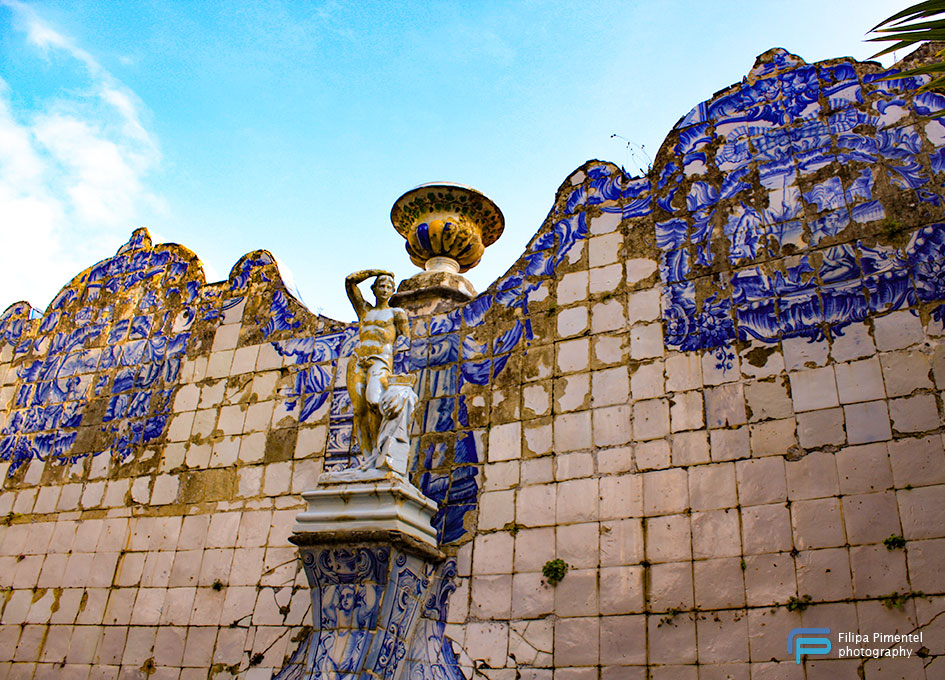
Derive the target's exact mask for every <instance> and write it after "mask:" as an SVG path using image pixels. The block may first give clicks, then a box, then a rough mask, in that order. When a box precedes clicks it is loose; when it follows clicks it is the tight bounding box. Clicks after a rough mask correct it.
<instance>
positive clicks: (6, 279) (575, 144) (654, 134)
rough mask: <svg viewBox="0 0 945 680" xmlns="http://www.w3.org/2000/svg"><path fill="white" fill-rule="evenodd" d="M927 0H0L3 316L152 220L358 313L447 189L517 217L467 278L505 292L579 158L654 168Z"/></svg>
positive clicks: (867, 47) (221, 257)
mask: <svg viewBox="0 0 945 680" xmlns="http://www.w3.org/2000/svg"><path fill="white" fill-rule="evenodd" d="M909 4H910V2H909V1H908V0H907V1H906V2H899V1H895V2H890V1H889V0H832V1H831V2H823V0H816V1H815V0H794V1H793V2H791V3H789V4H788V3H783V2H777V1H774V0H757V1H754V2H749V1H748V0H742V1H739V2H734V1H733V2H725V1H721V0H719V1H716V2H704V1H703V2H691V1H690V2H683V1H673V0H663V1H660V2H655V1H652V0H651V1H637V2H614V1H613V0H611V1H610V2H606V3H603V2H600V3H598V2H581V3H578V2H570V3H565V2H551V1H545V0H542V1H539V0H508V1H506V2H493V1H488V0H481V1H477V2H465V3H460V2H447V1H445V0H443V1H436V2H431V1H429V0H428V1H427V2H415V3H410V2H400V3H393V2H383V1H382V2H372V1H371V0H356V1H352V2H337V1H333V0H328V1H326V2H316V1H311V2H298V1H295V0H283V1H279V0H270V1H265V2H263V1H260V2H247V1H240V2H228V3H222V2H198V1H196V0H195V1H194V2H182V1H181V2H158V1H149V0H138V1H136V2H133V3H130V2H81V3H76V2H73V1H68V2H66V1H49V2H42V1H39V2H21V1H18V0H0V237H2V242H0V243H2V248H0V312H2V310H3V309H5V308H6V307H7V306H8V305H10V304H12V303H14V302H17V301H20V300H26V301H28V302H29V303H30V304H32V306H33V307H34V308H36V309H37V310H40V311H41V310H43V309H44V308H45V307H46V306H47V305H48V304H49V302H50V301H51V300H52V299H53V298H54V297H55V295H56V294H57V293H58V291H59V290H60V289H61V288H62V287H63V286H64V285H66V284H67V283H68V282H69V280H70V279H71V278H72V277H73V276H75V275H76V274H78V273H79V272H81V271H82V270H83V269H85V268H86V267H88V266H90V265H92V264H94V263H95V262H97V261H99V260H102V259H104V258H107V257H110V256H111V255H113V254H114V253H115V251H116V250H117V249H118V248H119V247H120V246H121V245H122V244H123V243H124V242H125V241H127V240H128V238H129V237H130V235H131V232H132V231H133V230H134V229H135V228H137V227H141V226H144V227H147V228H148V229H149V231H150V233H151V236H152V238H153V240H154V242H155V243H164V242H174V243H181V244H183V245H184V246H186V247H188V248H189V249H190V250H192V251H194V252H195V253H196V254H197V255H198V257H199V258H200V259H201V261H202V262H203V264H204V268H205V271H206V274H207V280H208V281H217V280H221V279H225V278H226V277H227V275H228V274H229V271H230V269H231V267H232V266H233V265H234V264H236V262H237V261H238V260H239V258H240V257H241V256H242V255H244V254H246V253H248V252H251V251H253V250H256V249H259V248H264V249H266V250H269V251H270V252H272V253H273V254H274V255H275V256H276V258H278V260H279V262H280V263H281V264H282V266H283V273H284V275H285V276H286V277H287V278H288V277H291V278H292V279H293V280H294V284H295V286H296V288H297V290H298V292H299V293H300V295H301V297H302V299H303V301H304V302H305V304H306V305H307V306H308V307H309V308H310V309H311V310H312V311H315V312H320V313H323V314H325V315H327V316H331V317H333V318H336V319H340V320H345V321H349V320H352V319H354V316H355V315H354V312H353V310H352V309H351V307H350V305H349V303H348V301H347V299H346V298H345V295H344V277H345V275H347V274H348V273H350V272H352V271H356V270H358V269H364V268H375V267H380V268H385V269H391V270H393V271H394V272H395V273H396V275H397V277H398V279H400V278H406V277H408V276H411V275H413V274H414V273H416V272H417V271H418V270H417V268H416V267H415V266H414V265H412V264H411V263H410V260H409V258H408V257H407V255H406V253H405V251H404V247H403V245H404V243H403V240H402V238H401V237H400V236H398V235H397V233H396V232H395V231H394V229H393V227H392V226H391V224H390V217H389V216H390V209H391V206H392V205H393V203H394V201H395V200H396V199H397V198H398V197H399V196H400V195H401V194H403V193H404V192H405V191H407V190H409V189H411V188H413V187H414V186H417V185H418V184H422V183H426V182H432V181H450V182H458V183H461V184H466V185H471V186H474V187H476V188H477V189H479V190H480V191H482V192H483V193H485V194H486V195H487V196H489V197H490V198H491V199H492V200H493V201H495V203H496V204H497V205H498V206H499V207H500V209H501V210H502V212H503V213H504V215H505V219H506V226H505V233H504V234H503V236H502V238H501V239H500V240H499V241H498V242H497V243H496V244H495V245H493V246H491V247H489V248H488V249H487V250H486V253H485V255H484V257H483V260H482V263H481V264H480V265H479V266H478V267H477V268H475V269H473V270H472V271H470V272H469V273H467V275H466V276H467V278H469V279H470V280H471V281H472V283H473V285H474V286H475V287H476V289H477V290H480V291H481V290H484V289H485V288H486V287H488V285H489V284H490V283H491V282H492V281H493V280H495V279H496V278H498V277H499V276H501V275H502V274H503V273H504V272H505V271H506V270H507V269H508V268H509V267H510V266H512V264H514V262H515V260H516V259H517V258H518V256H519V255H520V254H521V253H522V251H523V250H524V247H525V244H526V243H527V242H528V241H529V239H530V238H531V237H532V235H533V234H534V233H535V232H536V231H537V230H538V228H539V227H540V226H541V224H542V222H543V220H544V218H545V216H546V215H547V213H548V211H549V210H550V208H551V207H552V204H553V201H554V195H555V192H556V190H557V188H558V187H559V185H560V184H561V183H562V182H563V181H564V180H565V179H566V178H567V177H568V176H569V175H570V174H571V172H572V171H573V170H574V169H575V168H577V167H578V166H580V165H581V164H582V163H584V162H585V161H587V160H590V159H595V158H596V159H600V160H607V161H612V162H614V163H616V164H617V165H622V166H625V167H626V169H627V170H628V171H629V172H631V174H634V175H640V174H643V172H644V171H645V170H646V169H647V167H648V162H649V159H652V158H653V157H655V155H656V152H657V150H658V149H659V147H660V145H661V143H662V141H663V139H664V138H665V136H666V134H667V133H668V132H669V130H670V129H671V128H672V127H673V125H674V124H675V123H676V121H678V120H679V118H681V117H682V116H684V115H685V114H686V113H687V112H688V111H689V110H690V109H692V107H693V106H695V105H696V104H698V103H699V102H700V101H703V100H706V99H708V98H710V97H711V96H712V94H713V93H714V92H717V91H719V90H721V89H723V88H725V87H727V86H729V85H730V84H732V83H735V82H738V81H740V80H741V79H742V78H743V77H744V75H745V74H747V72H748V71H749V70H750V69H751V67H752V65H753V64H754V60H755V57H756V56H757V55H759V54H761V53H762V52H764V51H766V50H768V49H770V48H772V47H783V48H785V49H787V50H788V51H790V52H792V53H794V54H797V55H798V56H800V57H802V58H803V59H805V60H806V61H808V62H810V63H813V62H816V61H819V60H822V59H830V58H835V57H842V56H852V57H855V58H857V59H867V58H868V57H869V56H870V55H871V54H873V53H875V52H876V51H878V48H877V46H876V45H875V44H871V43H866V42H864V38H865V37H866V35H865V34H866V33H867V32H868V31H869V29H870V28H871V27H872V26H874V25H875V24H877V23H878V22H879V21H881V20H882V19H884V18H886V17H887V16H889V15H891V14H893V13H895V12H896V11H898V10H900V9H902V8H904V7H906V6H908V5H909ZM898 56H899V57H902V56H904V55H898ZM882 61H883V63H884V64H886V65H889V64H890V63H892V58H884V59H883V60H882ZM613 135H617V137H614V136H613Z"/></svg>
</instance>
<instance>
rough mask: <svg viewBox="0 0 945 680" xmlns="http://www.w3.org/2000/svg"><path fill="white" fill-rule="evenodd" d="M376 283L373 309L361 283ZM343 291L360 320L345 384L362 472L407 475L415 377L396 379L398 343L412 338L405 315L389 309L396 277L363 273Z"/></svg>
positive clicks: (348, 280)
mask: <svg viewBox="0 0 945 680" xmlns="http://www.w3.org/2000/svg"><path fill="white" fill-rule="evenodd" d="M372 277H373V278H374V283H373V284H371V290H372V291H373V292H374V299H375V301H374V305H370V304H368V303H367V302H365V300H364V298H363V297H362V295H361V291H360V290H359V289H358V284H360V283H361V282H363V281H366V280H367V279H370V278H372ZM345 291H346V292H347V293H348V299H349V300H351V305H352V306H353V307H354V311H355V312H356V313H357V315H358V321H359V324H360V329H359V334H358V344H357V346H355V348H354V353H353V355H352V356H351V359H350V360H349V362H348V371H347V375H346V383H347V387H348V396H349V397H350V398H351V404H352V406H353V408H354V436H355V437H356V438H357V442H358V445H359V446H360V447H361V453H362V455H363V456H364V459H363V462H362V463H361V465H360V467H359V470H362V471H372V470H378V471H388V470H389V471H392V472H394V473H396V474H398V475H400V476H406V474H407V456H408V454H409V452H410V438H409V434H410V420H411V418H412V417H413V408H414V405H415V404H416V402H417V394H416V393H415V392H414V391H413V387H412V386H413V382H414V379H413V377H412V376H407V375H395V374H394V371H393V368H394V344H395V343H396V342H397V339H398V338H399V337H409V334H410V325H409V322H408V320H407V313H406V312H405V311H404V310H403V309H400V308H399V307H391V306H390V304H389V302H390V297H391V295H393V294H394V275H393V274H392V273H391V272H388V271H384V270H382V269H365V270H362V271H359V272H355V273H353V274H350V275H348V277H347V278H346V279H345Z"/></svg>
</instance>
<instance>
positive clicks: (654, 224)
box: [0, 50, 945, 680]
mask: <svg viewBox="0 0 945 680" xmlns="http://www.w3.org/2000/svg"><path fill="white" fill-rule="evenodd" d="M879 77H880V70H879V67H878V66H876V65H873V64H858V63H855V62H852V61H850V60H836V61H830V62H825V63H821V64H817V65H813V66H810V65H807V64H804V63H803V62H802V61H800V60H799V59H797V58H796V57H793V56H792V55H789V54H787V53H786V52H784V51H781V50H773V51H771V52H769V53H766V54H765V55H762V57H760V58H759V60H758V62H757V63H756V65H755V67H754V68H753V69H752V71H751V72H750V73H749V75H748V77H747V78H746V79H745V80H744V81H743V82H742V83H739V84H737V85H734V86H732V87H731V88H729V89H727V90H725V91H723V92H720V93H719V94H717V95H716V96H715V97H713V98H712V99H711V100H710V101H708V102H705V103H702V104H700V105H698V106H697V107H696V108H694V109H693V111H692V112H690V113H689V114H688V115H687V116H685V117H684V118H683V119H682V120H681V121H680V122H679V123H678V124H677V126H676V127H675V128H674V130H673V131H671V133H670V135H669V136H668V138H667V140H666V142H665V143H664V145H663V147H662V148H661V150H660V152H659V154H658V155H657V157H656V161H655V164H654V169H653V172H652V173H651V176H650V177H648V178H630V177H628V176H626V175H625V174H624V173H623V172H622V171H620V170H619V169H618V168H616V167H615V166H613V165H610V164H607V163H600V162H596V161H595V162H589V163H587V164H586V165H585V166H583V167H582V168H581V169H579V170H578V171H576V172H575V173H574V174H573V175H572V176H571V177H570V178H569V179H568V180H567V181H565V183H564V184H563V185H562V187H561V188H560V189H559V191H558V193H557V196H556V200H555V205H554V207H553V209H552V211H551V213H550V214H549V216H548V219H547V220H546V222H545V224H544V225H543V226H542V228H541V229H540V230H539V232H538V233H537V234H536V236H535V238H534V239H533V240H532V241H531V243H530V245H529V246H528V248H527V250H526V252H525V253H524V254H523V256H522V258H521V259H520V260H519V261H518V262H517V263H516V264H515V266H513V268H512V269H511V270H510V271H509V272H508V273H507V274H506V275H505V276H504V277H502V278H501V279H500V280H499V281H497V282H496V283H495V284H493V286H491V287H490V289H489V290H487V291H486V292H485V293H483V294H482V295H480V296H479V297H478V298H477V299H476V300H474V301H473V302H470V303H468V304H466V305H464V306H462V307H459V308H457V309H455V310H454V311H452V312H449V313H444V314H439V315H434V316H431V317H426V318H415V319H413V320H412V336H413V337H412V341H411V343H410V344H409V346H404V347H401V348H400V350H401V351H400V352H399V354H398V356H397V366H398V369H399V370H401V371H415V372H418V373H419V375H420V382H419V392H420V396H421V400H422V401H421V404H420V405H419V407H418V415H417V418H416V420H415V442H416V447H415V448H416V455H415V460H416V464H415V469H414V472H413V480H414V482H415V483H416V485H417V486H418V487H419V488H421V489H422V490H423V491H424V492H425V493H426V494H427V495H428V496H429V497H431V498H433V499H434V500H436V501H437V502H438V503H439V504H440V511H439V513H438V514H437V517H436V519H435V525H436V527H437V530H438V533H439V538H440V540H441V542H442V544H443V549H444V551H445V552H446V553H447V554H448V556H449V560H448V561H447V562H446V563H445V564H444V565H442V566H441V567H440V569H439V571H438V572H437V573H436V574H433V575H431V578H437V579H439V580H440V582H441V583H442V585H441V586H439V587H438V588H437V592H438V596H437V598H436V601H435V602H432V601H431V602H430V603H429V604H428V606H427V607H426V609H425V611H424V618H423V621H422V623H421V625H422V626H424V634H423V635H421V636H419V638H420V639H421V641H422V644H419V645H418V646H417V648H415V649H412V650H410V652H409V657H408V660H409V665H410V668H409V677H411V678H428V677H429V678H441V677H448V678H455V679H457V680H458V678H460V677H469V676H470V675H471V674H473V673H474V672H477V673H480V674H481V675H483V676H486V677H491V678H497V679H500V680H504V679H505V678H508V679H509V680H511V679H512V678H516V677H521V678H534V679H536V680H539V679H541V680H545V679H547V680H551V679H552V677H554V679H555V680H558V679H568V680H585V679H589V678H598V677H600V678H605V679H607V680H615V679H617V678H621V679H622V678H640V679H642V678H646V677H649V678H693V679H694V678H724V677H732V678H745V679H747V678H748V677H752V678H756V677H757V678H795V677H797V678H800V677H807V678H827V677H847V676H849V677H857V676H856V674H857V672H858V671H859V672H861V673H862V677H866V678H879V677H916V678H918V677H923V675H924V674H927V677H929V678H932V677H938V676H939V675H941V674H942V669H941V667H940V666H939V664H940V663H941V662H940V661H939V657H938V655H940V654H941V653H942V646H943V644H945V630H942V624H941V619H939V618H938V615H939V614H940V613H941V612H942V611H945V599H943V591H945V581H943V576H942V570H941V568H940V565H941V564H942V563H943V562H945V541H943V538H945V523H943V521H942V518H943V517H945V485H943V483H945V454H943V444H942V428H941V424H942V408H943V405H942V402H941V389H942V388H943V387H945V349H943V347H942V343H941V338H942V336H943V334H945V326H943V322H945V306H943V304H945V268H943V264H942V263H943V260H945V257H943V256H945V226H942V225H941V224H939V223H938V220H941V219H942V213H943V208H942V202H943V198H945V196H943V189H942V181H943V175H942V173H943V171H945V149H943V147H945V123H943V122H941V120H940V119H935V118H932V117H931V115H932V114H934V113H935V112H937V111H940V110H943V109H945V98H943V97H941V96H940V95H936V94H917V93H916V89H917V88H918V86H919V85H920V84H921V82H920V81H917V80H915V79H899V80H892V81H880V80H879ZM365 264H374V263H365ZM379 264H382V263H379ZM339 285H341V284H340V282H339ZM30 316H31V313H30V310H29V309H28V308H27V307H26V306H22V305H20V306H14V307H11V308H10V309H9V310H8V311H7V312H6V314H5V315H4V316H3V317H2V320H0V331H2V333H3V339H2V340H0V361H2V362H3V363H2V364H0V379H2V381H3V382H2V388H0V389H2V391H0V407H2V408H3V409H4V411H3V418H4V421H3V425H2V429H0V460H2V461H3V462H2V463H0V471H5V473H6V474H5V482H4V485H3V491H2V494H0V514H2V515H4V516H5V517H6V519H5V521H4V523H5V526H3V527H0V587H3V588H4V589H5V591H4V599H3V604H2V607H3V609H2V613H0V677H2V675H3V673H4V672H6V673H7V677H15V678H20V677H47V676H49V677H52V676H57V677H58V676H59V674H61V673H63V672H65V671H64V669H68V671H69V673H70V675H69V676H68V677H85V675H84V674H88V673H91V677H96V678H97V677H118V676H119V674H122V675H121V677H135V676H136V675H144V674H151V677H159V678H181V679H182V680H183V679H185V678H196V677H201V678H203V677H207V676H208V668H209V669H211V671H212V675H213V677H226V676H227V675H228V674H241V675H242V676H243V677H260V678H262V677H266V678H268V677H270V676H272V674H273V673H279V675H280V677H283V678H288V677H295V675H294V674H295V673H297V671H298V666H297V664H295V663H293V660H294V661H297V660H298V659H299V658H300V655H303V654H314V655H318V654H319V653H320V651H319V650H320V648H319V646H318V644H317V640H316V639H315V638H313V637H312V636H311V634H310V629H309V627H308V624H309V622H310V612H309V609H310V601H309V594H308V590H307V586H306V584H305V579H304V576H302V575H301V572H300V569H299V567H298V563H297V562H298V561H297V559H296V558H295V550H294V548H292V547H291V545H290V544H289V543H288V540H287V538H288V533H289V531H290V527H291V524H292V521H293V518H294V516H295V514H296V513H297V512H298V511H299V510H300V509H301V508H302V505H303V504H302V502H301V497H300V495H299V494H300V492H301V491H302V490H304V489H306V488H311V487H312V486H313V485H314V484H315V481H316V479H317V476H318V474H319V472H321V471H322V470H323V469H325V468H326V467H331V466H344V465H346V464H348V463H349V462H350V460H351V458H352V456H356V455H357V452H356V451H355V452H352V451H351V436H350V431H351V420H350V404H349V403H348V401H347V395H346V392H345V388H344V378H343V376H344V367H345V363H346V361H347V358H346V357H347V356H348V354H349V353H350V351H351V344H352V340H353V339H354V335H355V329H354V328H353V327H350V326H345V325H344V324H339V323H337V322H333V321H331V320H328V319H324V318H320V317H317V316H314V315H312V314H311V313H309V312H308V311H307V310H305V309H304V308H303V307H302V306H301V305H299V304H297V303H296V301H295V299H294V298H293V297H292V295H291V294H290V293H289V292H288V291H287V290H286V289H285V286H284V284H283V283H282V281H281V278H280V277H279V274H278V270H277V268H276V266H275V264H274V262H273V260H272V258H271V257H270V256H269V255H268V254H267V253H265V252H263V251H260V252H256V253H252V254H250V255H248V256H246V257H244V258H243V259H242V260H241V261H240V262H239V263H238V264H237V265H236V266H235V267H234V269H233V272H232V273H231V275H230V277H229V279H228V280H227V281H226V282H223V283H218V284H211V285H205V284H204V281H203V274H202V272H201V271H200V268H199V265H198V263H197V262H196V259H195V258H194V256H193V255H192V254H191V253H189V252H188V251H186V250H185V249H183V248H181V247H179V246H156V247H152V245H151V244H150V241H149V239H148V238H147V235H146V233H145V232H142V231H139V232H136V233H135V235H134V236H133V238H132V240H131V241H130V242H129V243H128V244H127V245H126V246H124V247H123V248H122V250H121V251H119V253H118V254H117V255H116V257H115V258H112V259H110V260H106V261H105V262H103V263H99V264H98V265H96V266H94V267H92V268H90V269H89V270H86V271H85V272H83V273H82V274H80V275H79V276H78V277H76V279H74V280H73V281H72V282H71V283H70V284H69V285H68V286H67V287H66V288H65V289H63V292H62V293H61V294H60V295H59V296H58V297H57V299H56V300H55V301H54V302H53V304H52V305H50V307H49V308H48V309H47V310H46V312H45V314H44V315H43V316H41V317H39V318H35V319H31V318H30ZM891 537H894V539H893V540H888V541H887V539H890V538H891ZM554 558H560V559H562V560H564V561H565V562H567V563H568V564H569V565H570V570H569V571H568V572H567V574H566V575H565V577H564V579H563V580H562V581H561V582H560V583H559V584H558V585H556V586H552V585H551V584H549V583H548V582H547V579H546V578H545V577H544V576H543V574H542V568H543V566H544V565H545V564H546V563H547V562H548V561H549V560H552V559H554ZM454 588H455V590H454ZM447 601H448V607H447ZM798 627H808V628H810V627H814V628H818V627H829V628H831V629H832V630H833V631H835V632H836V631H849V632H857V631H860V632H870V633H872V632H883V633H891V632H909V631H913V630H921V631H923V632H924V634H925V637H924V643H923V645H924V647H925V649H926V651H924V652H922V655H921V656H917V655H916V654H913V656H912V657H910V658H908V659H901V658H897V659H887V660H883V661H869V662H866V663H865V664H864V663H863V662H862V661H861V660H857V659H837V658H836V652H834V653H833V654H832V655H830V656H828V657H827V658H824V657H818V656H812V657H808V658H807V659H806V660H805V662H804V664H803V666H801V665H797V664H795V663H794V659H793V656H792V654H790V653H788V651H787V645H786V642H787V637H788V633H789V631H791V630H792V629H794V628H798ZM451 640H452V641H453V642H451ZM907 646H909V647H910V648H911V649H914V650H918V648H919V645H911V646H910V645H907ZM861 666H862V668H861ZM926 667H927V668H926ZM474 668H475V669H477V670H475V671H474ZM181 669H183V670H181ZM280 669H281V671H280ZM552 669H556V670H554V671H552ZM805 674H806V675H805Z"/></svg>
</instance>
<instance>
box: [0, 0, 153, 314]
mask: <svg viewBox="0 0 945 680" xmlns="http://www.w3.org/2000/svg"><path fill="white" fill-rule="evenodd" d="M3 7H5V8H7V9H8V10H9V13H11V14H12V16H13V18H14V23H15V25H16V26H17V28H18V29H19V30H20V31H22V33H23V34H24V36H25V38H26V43H27V44H28V45H29V46H31V47H32V52H33V56H35V57H36V58H42V57H44V56H48V55H49V54H50V53H51V52H56V53H57V54H58V56H60V57H61V56H64V57H66V58H67V59H69V60H71V61H73V62H78V64H79V65H80V66H81V67H82V68H80V70H79V73H80V74H82V75H81V78H80V80H79V82H76V76H75V73H76V71H75V70H74V69H70V70H68V71H67V70H65V69H63V71H62V73H63V82H62V84H61V87H60V88H59V93H58V94H57V95H55V96H53V97H50V98H48V99H46V100H43V101H40V102H39V103H35V102H34V103H32V104H31V105H30V106H29V107H28V108H27V107H26V106H25V105H23V104H20V103H19V102H24V101H32V100H31V98H30V97H15V96H13V95H14V94H19V93H13V92H11V89H10V85H9V84H8V83H6V82H4V81H3V80H2V79H0V232H2V234H3V243H4V248H3V250H2V251H0V252H2V253H3V255H2V257H0V311H2V310H3V309H6V307H7V306H8V305H9V304H12V303H13V302H16V301H18V300H21V299H26V300H27V301H28V302H30V303H31V304H32V305H33V306H34V307H36V308H38V309H42V308H44V307H45V306H46V305H47V304H48V303H49V301H50V300H52V298H53V297H54V296H55V295H56V293H57V292H58V290H59V289H60V288H61V287H62V286H63V285H64V284H65V283H67V282H68V280H69V279H70V278H71V277H72V276H73V275H75V274H77V273H78V272H79V271H81V270H82V269H84V268H85V267H87V266H89V265H91V264H93V262H94V261H95V260H97V259H100V258H102V257H106V256H108V255H110V254H111V253H112V252H114V249H115V247H116V246H115V244H116V243H121V242H122V241H123V240H124V239H125V238H126V237H127V236H129V235H130V234H131V231H132V229H133V228H134V227H135V226H138V224H137V223H136V222H137V220H138V219H139V218H140V216H141V215H142V213H145V212H147V211H149V210H152V209H156V208H157V209H160V206H161V200H160V198H159V197H157V196H155V195H154V194H153V193H152V192H151V191H150V190H149V189H148V186H147V182H146V179H147V175H148V173H149V172H150V171H151V170H153V169H154V168H155V167H156V166H157V164H158V163H159V162H160V159H161V155H160V151H159V149H158V144H157V141H156V139H155V138H154V136H153V135H152V134H151V133H150V132H149V131H148V130H147V128H146V126H145V125H144V123H143V122H142V116H141V112H142V111H143V109H144V107H143V105H142V103H141V101H140V100H139V98H138V97H137V96H136V95H135V94H134V92H132V91H131V90H130V89H129V88H128V87H126V86H125V85H124V84H122V83H121V82H119V81H118V80H117V79H116V78H115V77H114V76H112V75H111V74H110V73H109V72H108V71H107V70H106V69H104V68H103V67H102V66H101V65H100V64H99V63H98V61H97V60H96V59H95V58H94V57H93V56H92V55H91V54H90V53H89V52H87V51H86V50H84V49H82V48H80V47H79V46H77V45H76V44H75V43H74V41H73V40H71V39H70V38H68V37H67V36H64V35H62V34H61V33H59V32H58V31H56V30H55V29H54V28H52V27H51V26H49V25H48V24H47V23H45V22H44V21H43V20H42V19H41V18H40V17H39V16H38V15H37V14H36V12H35V11H34V10H33V9H32V8H31V7H29V6H27V5H24V4H23V3H21V2H18V1H16V0H0V9H2V8H3ZM19 58H24V59H25V58H30V51H29V49H25V50H24V51H23V52H22V53H21V55H20V57H19ZM52 63H53V62H50V64H52ZM50 68H53V66H50ZM29 94H34V93H29Z"/></svg>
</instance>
